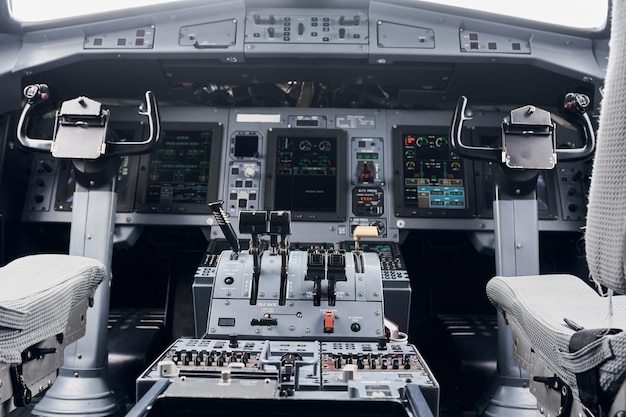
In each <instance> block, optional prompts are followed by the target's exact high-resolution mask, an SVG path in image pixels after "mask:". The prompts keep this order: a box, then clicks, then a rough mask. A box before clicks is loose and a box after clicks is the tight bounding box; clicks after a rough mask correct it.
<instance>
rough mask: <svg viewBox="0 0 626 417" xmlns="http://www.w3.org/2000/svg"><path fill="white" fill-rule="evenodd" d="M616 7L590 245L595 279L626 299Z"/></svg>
mask: <svg viewBox="0 0 626 417" xmlns="http://www.w3.org/2000/svg"><path fill="white" fill-rule="evenodd" d="M612 3H613V10H612V20H611V39H610V43H609V47H610V53H609V61H608V67H607V73H606V80H605V86H604V98H603V100H602V103H601V110H600V124H599V130H598V136H597V146H596V154H595V159H594V164H593V172H592V176H591V187H590V190H589V207H588V212H587V228H586V233H585V244H586V252H587V263H588V265H589V271H590V273H591V277H592V279H594V280H595V281H596V282H598V283H600V284H602V285H604V286H606V287H608V288H610V289H613V290H614V291H615V292H617V293H619V294H626V279H625V276H624V259H625V256H624V251H625V247H626V246H625V244H624V241H625V232H626V112H625V111H624V97H626V2H624V1H615V2H612Z"/></svg>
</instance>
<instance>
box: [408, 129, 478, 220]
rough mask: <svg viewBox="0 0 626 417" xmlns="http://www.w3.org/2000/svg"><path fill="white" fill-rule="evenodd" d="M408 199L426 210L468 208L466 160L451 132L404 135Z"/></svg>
mask: <svg viewBox="0 0 626 417" xmlns="http://www.w3.org/2000/svg"><path fill="white" fill-rule="evenodd" d="M402 139H403V150H404V154H403V170H404V202H405V203H406V204H407V205H414V206H417V207H418V208H423V209H446V210H458V209H464V208H466V205H467V203H466V198H465V195H466V190H465V181H464V174H463V162H462V161H461V158H459V157H458V156H457V155H456V153H454V152H452V151H451V150H450V146H449V143H448V137H447V135H445V136H444V135H429V134H412V133H405V134H403V137H402Z"/></svg>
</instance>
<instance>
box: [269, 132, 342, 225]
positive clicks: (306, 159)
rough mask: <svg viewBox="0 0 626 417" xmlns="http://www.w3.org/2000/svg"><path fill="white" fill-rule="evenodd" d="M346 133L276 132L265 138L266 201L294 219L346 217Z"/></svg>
mask: <svg viewBox="0 0 626 417" xmlns="http://www.w3.org/2000/svg"><path fill="white" fill-rule="evenodd" d="M345 148H346V142H345V133H344V132H343V131H342V130H336V129H275V130H273V131H271V132H270V134H269V135H268V149H269V152H268V153H269V155H268V157H269V158H271V160H270V161H269V162H268V165H269V170H270V181H268V198H267V199H268V201H269V203H270V204H271V209H274V210H291V211H292V216H293V218H294V219H296V220H333V221H334V220H338V219H339V218H345V198H344V190H345V189H344V187H345V185H343V184H344V183H345V175H346V174H345V169H344V166H345V165H344V164H345V157H346V149H345Z"/></svg>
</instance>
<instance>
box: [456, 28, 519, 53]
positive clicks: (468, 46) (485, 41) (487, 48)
mask: <svg viewBox="0 0 626 417" xmlns="http://www.w3.org/2000/svg"><path fill="white" fill-rule="evenodd" d="M459 41H460V44H461V52H466V53H491V54H498V53H500V54H503V53H506V54H530V52H531V51H530V39H522V38H518V37H513V36H506V35H494V34H491V33H485V32H479V31H474V30H467V29H464V28H461V29H460V30H459Z"/></svg>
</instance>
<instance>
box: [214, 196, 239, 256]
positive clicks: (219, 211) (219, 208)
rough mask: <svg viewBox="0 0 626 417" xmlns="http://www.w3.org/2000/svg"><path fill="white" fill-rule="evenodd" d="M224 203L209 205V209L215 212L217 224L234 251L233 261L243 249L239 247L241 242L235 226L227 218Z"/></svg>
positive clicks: (218, 202) (217, 202) (216, 202)
mask: <svg viewBox="0 0 626 417" xmlns="http://www.w3.org/2000/svg"><path fill="white" fill-rule="evenodd" d="M223 205H224V202H223V201H221V200H220V201H215V202H213V203H209V208H210V209H211V211H212V212H213V215H214V216H215V220H217V224H218V225H219V226H220V229H222V233H224V237H225V238H226V241H227V242H228V244H229V245H230V248H231V249H232V250H233V256H232V259H237V258H238V257H239V252H240V251H241V248H240V246H239V240H238V239H237V235H236V234H235V229H233V225H232V224H231V222H230V221H229V220H228V218H227V217H226V212H225V211H224V208H223Z"/></svg>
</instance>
